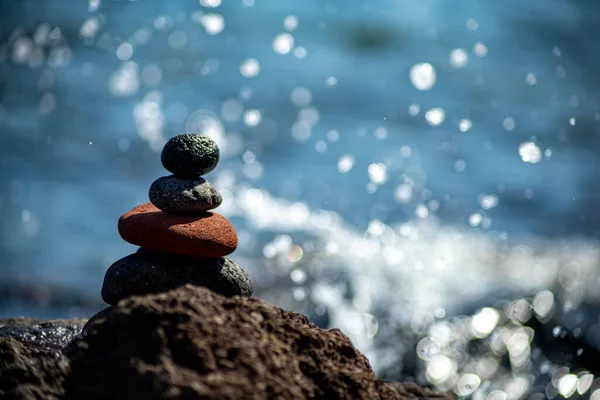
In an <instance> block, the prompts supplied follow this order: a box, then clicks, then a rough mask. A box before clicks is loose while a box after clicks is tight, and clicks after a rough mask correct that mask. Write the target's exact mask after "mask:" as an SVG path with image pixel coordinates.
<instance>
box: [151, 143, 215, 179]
mask: <svg viewBox="0 0 600 400" xmlns="http://www.w3.org/2000/svg"><path fill="white" fill-rule="evenodd" d="M219 157H220V152H219V147H218V146H217V144H216V143H215V142H214V141H213V140H212V139H211V138H209V137H206V136H202V135H198V134H196V133H184V134H183V135H177V136H174V137H172V138H171V139H170V140H169V141H168V142H167V143H166V144H165V147H164V148H163V150H162V153H161V157H160V159H161V161H162V165H163V167H165V168H166V169H167V170H168V171H169V172H172V173H173V174H175V175H180V176H185V177H198V176H200V175H204V174H207V173H209V172H210V171H212V170H213V169H215V167H216V166H217V163H218V162H219Z"/></svg>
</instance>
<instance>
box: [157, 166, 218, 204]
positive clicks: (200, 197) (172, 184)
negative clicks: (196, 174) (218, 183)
mask: <svg viewBox="0 0 600 400" xmlns="http://www.w3.org/2000/svg"><path fill="white" fill-rule="evenodd" d="M148 197H150V201H151V202H152V204H154V205H155V206H156V207H157V208H160V209H161V210H162V211H164V212H167V213H173V214H196V213H201V212H204V211H207V210H212V209H213V208H217V207H218V206H219V205H221V202H222V201H223V198H222V197H221V195H220V194H219V192H218V191H217V189H215V188H214V186H213V185H211V184H210V183H209V182H207V181H206V180H204V179H203V178H196V179H188V178H180V177H177V176H175V175H169V176H163V177H162V178H158V179H157V180H155V181H154V183H152V185H151V186H150V190H149V192H148Z"/></svg>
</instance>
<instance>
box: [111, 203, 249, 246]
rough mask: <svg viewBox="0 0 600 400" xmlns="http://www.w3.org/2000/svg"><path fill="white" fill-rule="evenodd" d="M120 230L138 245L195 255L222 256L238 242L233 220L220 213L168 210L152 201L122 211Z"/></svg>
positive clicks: (129, 240)
mask: <svg viewBox="0 0 600 400" xmlns="http://www.w3.org/2000/svg"><path fill="white" fill-rule="evenodd" d="M119 233H120V234H121V237H122V238H123V239H124V240H125V241H127V242H129V243H132V244H135V245H138V246H142V247H147V248H149V249H153V250H158V251H165V252H169V253H175V254H183V255H188V256H196V257H223V256H226V255H228V254H231V253H232V252H233V251H234V250H235V249H236V247H237V244H238V237H237V232H236V231H235V228H234V227H233V225H231V222H229V221H228V220H227V218H225V217H223V216H221V215H219V214H217V213H214V212H210V211H208V212H206V213H204V214H201V215H194V216H188V215H175V214H167V213H165V212H162V211H161V210H159V209H158V208H156V207H155V206H154V205H153V204H152V203H146V204H142V205H139V206H137V207H135V208H133V209H132V210H131V211H129V212H127V213H125V214H123V215H122V216H121V218H120V219H119Z"/></svg>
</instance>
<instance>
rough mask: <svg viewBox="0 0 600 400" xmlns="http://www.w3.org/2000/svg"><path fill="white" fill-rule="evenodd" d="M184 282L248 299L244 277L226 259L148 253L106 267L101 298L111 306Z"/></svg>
mask: <svg viewBox="0 0 600 400" xmlns="http://www.w3.org/2000/svg"><path fill="white" fill-rule="evenodd" d="M187 283H189V284H192V285H194V286H202V287H205V288H207V289H210V290H212V291H213V292H215V293H218V294H221V295H223V296H226V297H231V296H246V297H249V296H252V282H251V281H250V278H249V277H248V274H246V271H244V270H243V269H242V268H241V267H240V266H239V265H238V264H237V263H236V262H235V261H233V260H230V259H229V258H227V257H220V258H206V259H198V258H193V257H189V256H181V255H176V254H170V253H164V252H158V251H154V250H150V251H141V252H138V253H135V254H131V255H129V256H127V257H124V258H122V259H120V260H118V261H117V262H115V263H114V264H113V265H111V266H110V268H109V269H108V270H107V271H106V275H105V276H104V284H103V285H102V299H103V300H104V301H105V302H107V303H108V304H112V305H114V304H116V303H117V302H118V301H119V300H121V299H124V298H126V297H129V296H139V295H145V294H151V293H160V292H166V291H169V290H172V289H176V288H178V287H180V286H183V285H185V284H187Z"/></svg>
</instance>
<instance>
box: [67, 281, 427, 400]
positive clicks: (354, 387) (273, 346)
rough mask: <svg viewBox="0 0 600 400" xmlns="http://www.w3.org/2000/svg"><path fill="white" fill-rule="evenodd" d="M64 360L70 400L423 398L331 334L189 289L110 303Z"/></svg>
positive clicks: (258, 305)
mask: <svg viewBox="0 0 600 400" xmlns="http://www.w3.org/2000/svg"><path fill="white" fill-rule="evenodd" d="M68 355H69V358H70V360H71V374H70V375H69V376H68V378H67V382H66V389H67V394H68V396H69V398H76V399H108V398H114V399H175V398H176V399H256V400H258V399H331V400H334V399H407V398H426V397H420V396H419V395H418V394H417V392H416V390H404V391H403V390H399V388H397V387H395V386H394V385H391V384H388V383H385V382H383V381H381V380H380V379H378V378H377V377H376V376H375V374H374V373H373V371H372V369H371V367H370V365H369V362H368V361H367V359H366V358H365V357H364V356H363V355H362V354H360V353H359V352H358V351H357V350H356V349H355V348H354V346H353V345H352V343H351V342H350V340H349V339H348V338H347V337H346V336H344V335H343V334H342V333H341V332H339V331H338V330H323V329H319V328H317V327H316V326H314V325H313V324H311V323H310V322H309V321H308V319H307V318H306V317H304V316H303V315H301V314H297V313H293V312H287V311H284V310H282V309H280V308H278V307H274V306H272V305H269V304H267V303H265V302H264V301H261V300H257V299H253V298H243V297H233V298H225V297H223V296H220V295H217V294H215V293H213V292H211V291H209V290H207V289H204V288H199V287H194V286H191V285H187V286H184V287H181V288H179V289H176V290H173V291H170V292H166V293H160V294H156V295H150V296H143V297H130V298H128V299H126V300H124V301H122V302H120V303H119V304H118V305H117V306H116V307H113V308H112V309H110V310H109V311H107V312H106V313H104V315H102V316H101V317H100V318H97V320H96V321H94V322H92V323H91V324H90V325H88V328H87V334H86V335H85V336H84V337H83V338H80V339H76V340H75V341H73V342H72V343H71V345H70V346H69V349H68ZM400 387H401V388H403V386H402V385H401V386H400ZM423 393H426V392H423ZM438 396H439V395H434V394H433V393H431V395H429V394H427V397H429V398H437V397H438Z"/></svg>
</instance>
